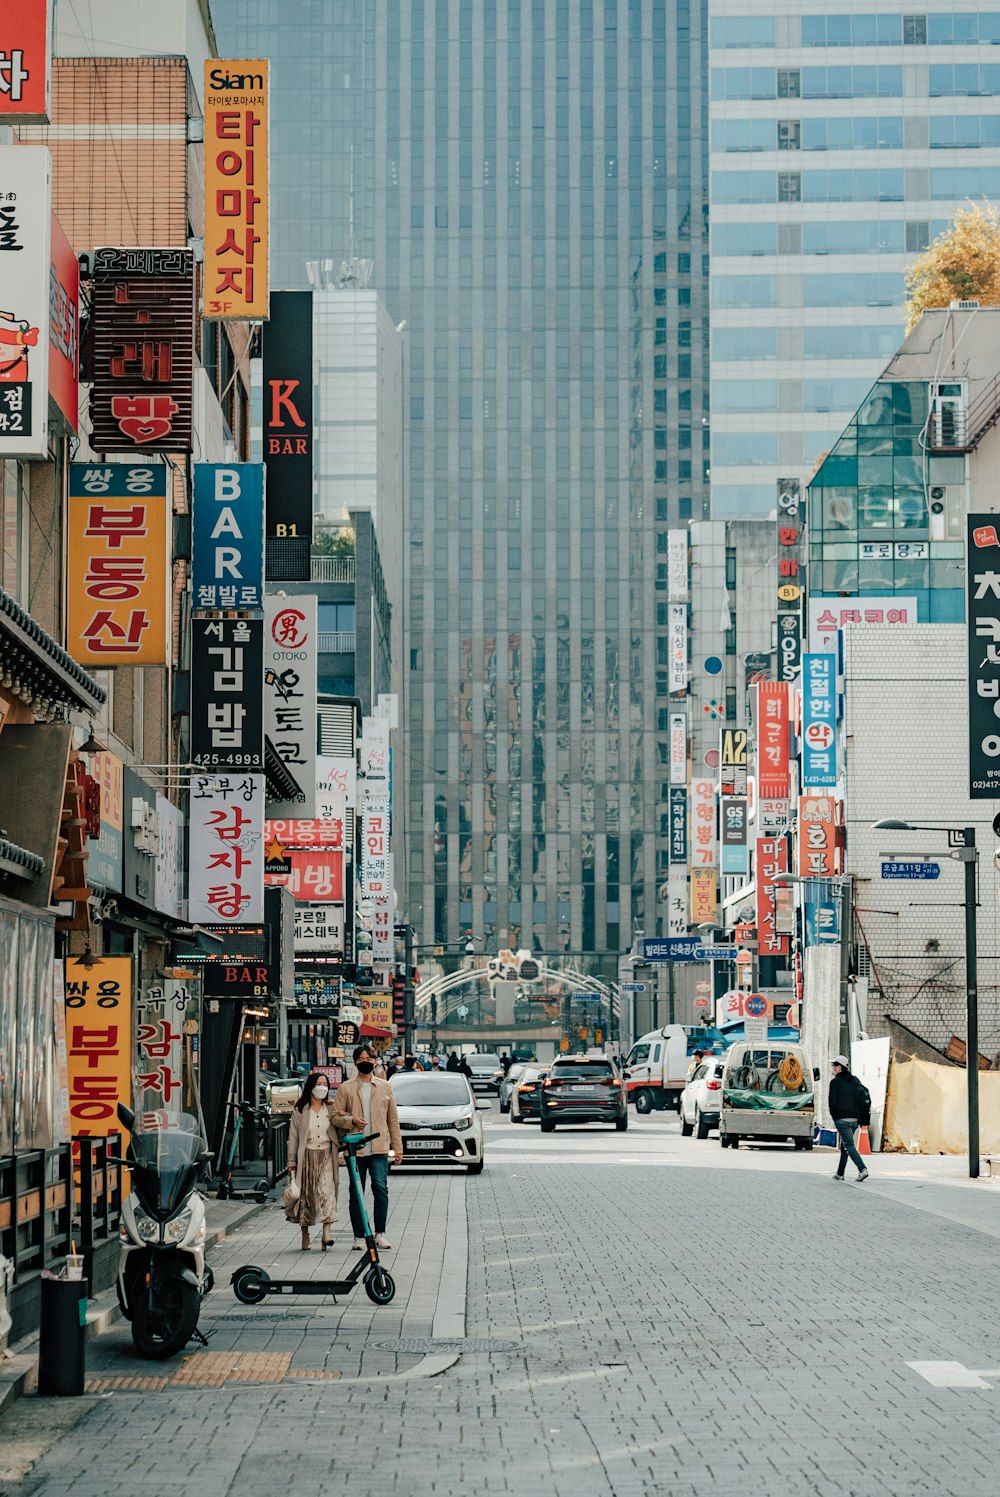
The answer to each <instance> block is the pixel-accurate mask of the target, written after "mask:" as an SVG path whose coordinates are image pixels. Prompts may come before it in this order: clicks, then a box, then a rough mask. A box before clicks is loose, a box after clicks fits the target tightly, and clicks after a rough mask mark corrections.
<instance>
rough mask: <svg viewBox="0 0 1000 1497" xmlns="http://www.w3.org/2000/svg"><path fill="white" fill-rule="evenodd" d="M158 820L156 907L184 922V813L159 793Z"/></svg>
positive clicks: (172, 917)
mask: <svg viewBox="0 0 1000 1497" xmlns="http://www.w3.org/2000/svg"><path fill="white" fill-rule="evenodd" d="M156 819H157V822H158V823H159V829H160V840H159V848H158V850H157V854H156V908H157V909H158V910H159V911H160V913H161V915H169V916H170V917H171V919H173V920H183V919H184V918H185V915H186V913H187V899H186V897H185V892H184V813H183V812H182V811H181V810H180V808H179V807H178V806H175V805H174V803H173V802H172V801H169V800H167V797H166V796H165V795H161V794H160V792H159V791H157V793H156Z"/></svg>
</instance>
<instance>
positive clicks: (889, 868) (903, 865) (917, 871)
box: [882, 862, 941, 879]
mask: <svg viewBox="0 0 1000 1497" xmlns="http://www.w3.org/2000/svg"><path fill="white" fill-rule="evenodd" d="M940 876H941V864H940V863H924V862H898V863H897V862H891V863H887V862H884V863H883V864H882V877H883V878H915V879H929V878H940Z"/></svg>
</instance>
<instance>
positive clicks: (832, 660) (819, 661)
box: [802, 653, 837, 790]
mask: <svg viewBox="0 0 1000 1497" xmlns="http://www.w3.org/2000/svg"><path fill="white" fill-rule="evenodd" d="M836 783H837V657H836V655H833V654H826V653H824V654H821V655H820V654H817V655H812V654H810V655H803V657H802V788H803V790H823V789H828V788H830V787H831V786H833V785H836Z"/></svg>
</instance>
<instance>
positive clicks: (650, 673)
mask: <svg viewBox="0 0 1000 1497" xmlns="http://www.w3.org/2000/svg"><path fill="white" fill-rule="evenodd" d="M338 9H339V7H337V6H323V7H317V6H304V7H302V8H301V18H300V20H299V21H298V22H296V23H290V21H289V17H288V13H287V8H286V7H284V6H279V5H278V4H277V3H275V4H274V5H273V6H269V5H263V6H262V5H258V4H254V5H252V6H251V5H248V4H246V3H244V0H218V3H216V4H215V5H214V6H213V14H214V16H215V20H216V25H217V27H218V30H219V35H220V44H221V45H222V46H223V47H224V48H225V49H228V51H229V53H230V55H234V56H254V55H267V56H270V57H271V59H272V62H273V66H274V74H275V90H276V92H275V100H276V101H277V100H278V99H279V98H282V97H284V95H283V93H282V90H286V89H287V90H289V91H290V93H289V97H288V99H287V107H286V108H285V107H283V109H282V110H280V111H279V110H277V109H276V111H275V112H276V115H280V116H281V123H279V124H278V126H277V127H276V130H275V139H276V146H275V150H276V156H275V176H276V177H278V176H279V175H280V167H279V164H278V163H279V161H280V153H281V151H282V150H283V149H284V150H288V152H289V153H290V154H296V156H297V162H298V164H297V166H296V167H295V170H296V171H297V172H298V173H299V176H301V177H302V178H303V179H304V182H306V183H308V186H304V185H303V186H300V185H299V180H298V178H297V177H293V176H291V175H290V176H289V179H288V192H287V198H286V200H285V207H284V210H282V208H281V207H280V206H279V208H278V212H277V213H276V215H275V220H274V222H275V239H276V242H277V246H278V248H277V250H276V253H277V255H278V256H279V258H278V259H277V260H276V264H277V265H282V264H283V265H284V266H285V267H286V270H287V274H288V275H289V276H290V277H294V276H295V275H296V266H295V264H294V263H293V262H294V259H295V256H296V255H302V257H303V259H304V258H305V257H306V256H307V255H321V254H326V255H329V254H338V253H343V252H344V250H345V249H346V248H347V246H348V243H349V237H350V235H349V226H348V218H349V216H352V217H353V234H354V240H355V243H356V245H357V250H358V253H360V254H363V255H366V256H367V255H370V256H371V257H372V258H373V259H374V261H375V274H374V278H373V284H375V285H377V286H378V288H379V290H380V292H381V294H382V296H383V297H384V299H385V301H386V304H387V306H388V308H389V311H390V313H391V315H392V316H393V317H395V318H397V319H399V320H400V321H403V320H405V321H406V323H407V329H406V333H405V338H406V379H405V394H406V404H405V453H406V462H407V484H408V496H407V526H406V535H405V547H406V556H407V561H406V594H405V611H406V627H407V629H408V631H409V633H408V642H407V661H408V664H409V669H410V688H409V693H408V709H407V722H406V730H407V736H408V745H409V746H408V750H407V752H408V756H409V760H408V774H409V792H410V793H409V809H410V819H411V830H412V840H411V846H410V854H409V858H408V873H409V888H408V896H409V897H408V908H409V912H410V916H411V918H412V920H413V922H414V924H415V925H416V927H417V929H418V932H419V934H420V937H421V939H425V940H430V939H436V940H438V941H442V942H448V941H452V940H456V939H458V938H464V936H465V934H466V932H470V931H471V933H472V935H473V938H474V939H475V940H476V941H477V942H479V941H482V942H483V943H484V944H486V945H488V946H493V945H495V944H500V945H506V944H508V943H509V944H511V945H512V946H514V947H517V946H527V947H537V948H538V949H541V950H545V951H548V952H552V953H558V952H560V951H586V952H614V951H617V950H618V949H619V948H620V947H621V946H622V945H623V944H624V945H628V944H629V943H630V940H631V932H632V929H633V927H634V925H635V923H636V922H638V923H640V924H645V926H646V928H647V929H653V928H654V924H655V922H656V920H657V918H658V915H659V912H658V909H657V902H656V889H657V880H658V878H662V877H665V870H666V861H665V859H666V854H665V850H662V849H659V847H658V833H657V804H658V802H659V801H660V800H661V799H662V795H661V792H662V790H663V787H664V785H665V782H666V778H667V775H666V769H667V763H668V717H669V713H668V689H667V679H666V678H667V669H666V640H665V636H664V635H663V633H662V626H660V625H659V624H658V621H657V605H658V604H659V603H661V602H662V603H663V604H665V603H666V545H667V528H668V525H670V524H671V523H673V524H674V525H677V524H679V523H685V522H686V521H687V520H689V519H691V518H701V517H703V516H704V514H705V473H704V462H705V457H704V417H705V416H706V414H707V408H706V404H705V389H704V371H705V357H706V350H705V343H704V328H705V314H706V289H705V288H706V263H705V254H706V251H707V241H706V237H705V236H706V221H705V208H706V200H705V199H706V193H705V160H704V152H703V144H704V143H703V133H702V131H703V99H702V91H701V78H702V76H703V72H704V65H705V50H704V49H705V45H706V38H705V31H704V12H703V8H702V7H700V6H691V5H688V4H687V3H671V4H660V3H655V4H654V3H652V0H647V3H643V4H625V3H624V0H620V3H615V4H609V5H602V6H592V5H589V4H583V5H577V4H569V3H567V0H545V3H543V4H538V3H536V4H532V5H529V4H527V3H526V0H499V3H496V4H488V5H481V6H461V7H457V8H455V7H452V8H447V9H446V8H442V7H439V6H431V5H429V4H425V3H423V0H402V3H398V4H395V3H394V4H393V5H391V6H390V7H389V9H388V11H386V12H381V11H380V23H379V24H378V25H376V24H375V10H376V7H375V6H373V5H362V6H360V7H350V8H348V7H344V12H345V13H344V14H343V15H342V16H340V15H337V14H336V12H337V11H338ZM320 10H322V14H323V19H324V21H325V22H328V24H327V25H326V26H325V27H324V29H323V34H322V37H321V39H320V40H319V42H318V43H317V39H316V34H315V26H316V24H317V18H318V14H319V11H320ZM317 54H318V55H317ZM327 76H328V77H329V80H330V81H329V91H328V93H324V92H323V88H322V84H323V80H324V78H326V77H327ZM292 80H294V84H293V81H292ZM345 80H349V84H350V87H349V90H348V88H347V87H346V86H345ZM293 88H294V91H295V92H294V96H293V95H292V93H291V90H292V89H293ZM323 111H326V114H327V115H330V116H331V118H332V116H333V115H335V116H336V120H337V122H338V128H337V130H335V131H333V132H332V133H333V135H334V136H337V137H338V139H337V144H336V147H335V150H334V152H333V154H332V155H331V156H329V157H327V151H328V142H329V140H330V138H331V131H330V129H329V128H325V129H324V128H321V127H320V125H319V124H318V123H317V122H318V121H319V119H320V117H321V113H322V112H323ZM323 117H324V118H326V115H323ZM304 126H306V128H305V129H304V128H303V127H304ZM282 129H284V130H285V131H286V132H287V135H286V136H285V144H284V145H282V143H281V136H280V132H281V130H282ZM321 161H322V167H320V162H321ZM312 163H315V164H316V170H315V171H314V170H313V169H312ZM321 170H322V172H324V173H327V174H328V175H329V181H328V180H327V178H326V177H325V176H321V175H319V173H320V171H321ZM334 179H335V180H334ZM352 184H353V192H351V191H350V190H349V189H350V188H351V186H352ZM352 205H353V215H351V207H352ZM282 245H283V246H284V247H283V248H282V247H281V246H282ZM282 254H284V255H285V256H286V258H285V260H284V261H282V260H281V258H280V256H281V255H282ZM279 273H280V272H279ZM303 276H304V266H303V267H302V269H301V270H300V271H299V272H298V276H297V278H296V279H295V280H290V281H289V284H301V282H302V279H303Z"/></svg>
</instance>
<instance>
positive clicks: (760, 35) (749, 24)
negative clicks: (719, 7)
mask: <svg viewBox="0 0 1000 1497" xmlns="http://www.w3.org/2000/svg"><path fill="white" fill-rule="evenodd" d="M712 46H713V47H773V46H774V20H773V19H772V17H771V16H740V17H733V18H729V17H718V18H717V19H715V20H713V22H712Z"/></svg>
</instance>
